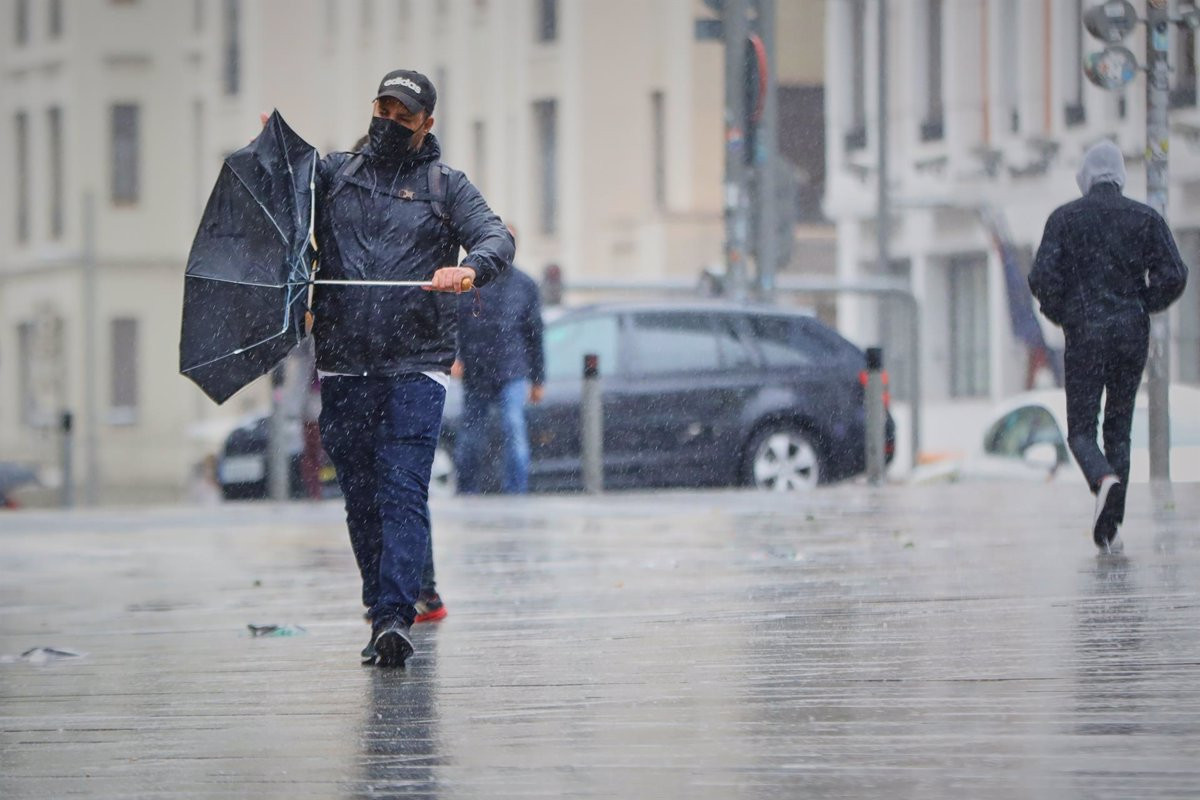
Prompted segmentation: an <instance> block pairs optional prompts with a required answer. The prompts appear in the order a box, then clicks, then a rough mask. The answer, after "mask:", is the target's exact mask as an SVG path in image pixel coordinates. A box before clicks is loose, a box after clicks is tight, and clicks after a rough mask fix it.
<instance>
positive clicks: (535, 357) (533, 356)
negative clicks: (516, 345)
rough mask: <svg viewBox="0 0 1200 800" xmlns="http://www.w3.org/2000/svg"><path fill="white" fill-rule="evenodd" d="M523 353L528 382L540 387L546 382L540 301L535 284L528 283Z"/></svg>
mask: <svg viewBox="0 0 1200 800" xmlns="http://www.w3.org/2000/svg"><path fill="white" fill-rule="evenodd" d="M523 327H524V334H525V343H524V344H525V348H526V349H525V352H526V353H528V354H529V382H530V383H532V384H533V385H535V386H540V385H542V384H543V383H545V382H546V353H545V348H544V346H543V344H542V340H543V333H544V331H543V326H542V299H541V297H540V295H539V292H538V287H537V284H536V283H534V282H533V281H532V280H531V281H530V282H529V303H528V304H527V307H526V310H525V325H524V326H523Z"/></svg>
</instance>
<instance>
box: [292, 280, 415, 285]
mask: <svg viewBox="0 0 1200 800" xmlns="http://www.w3.org/2000/svg"><path fill="white" fill-rule="evenodd" d="M312 283H313V284H314V285H316V286H433V281H335V280H328V281H312Z"/></svg>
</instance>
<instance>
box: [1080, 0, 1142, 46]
mask: <svg viewBox="0 0 1200 800" xmlns="http://www.w3.org/2000/svg"><path fill="white" fill-rule="evenodd" d="M1137 24H1138V16H1137V11H1136V10H1135V9H1134V7H1133V3H1131V2H1129V0H1108V2H1106V3H1104V4H1102V5H1098V6H1096V7H1095V8H1091V9H1089V10H1088V12H1087V13H1086V14H1084V15H1083V27H1085V28H1087V32H1088V33H1090V34H1091V35H1092V36H1095V37H1096V38H1097V39H1100V40H1101V41H1104V42H1107V43H1108V44H1117V43H1119V42H1121V41H1122V40H1123V39H1124V38H1125V37H1126V36H1128V35H1129V34H1130V33H1131V32H1132V31H1133V29H1134V28H1135V27H1137Z"/></svg>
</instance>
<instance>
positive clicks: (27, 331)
mask: <svg viewBox="0 0 1200 800" xmlns="http://www.w3.org/2000/svg"><path fill="white" fill-rule="evenodd" d="M33 339H34V336H33V323H32V322H22V323H19V324H18V325H17V408H18V409H19V410H20V414H21V424H22V425H25V426H27V427H33V426H34V425H35V424H36V421H37V395H36V393H35V392H34V388H33Z"/></svg>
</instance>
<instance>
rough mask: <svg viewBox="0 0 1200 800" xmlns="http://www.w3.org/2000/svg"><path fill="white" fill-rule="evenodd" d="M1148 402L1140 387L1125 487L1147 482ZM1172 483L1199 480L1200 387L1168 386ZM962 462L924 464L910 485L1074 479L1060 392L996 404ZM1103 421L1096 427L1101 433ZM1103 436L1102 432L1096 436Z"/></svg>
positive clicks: (1064, 404)
mask: <svg viewBox="0 0 1200 800" xmlns="http://www.w3.org/2000/svg"><path fill="white" fill-rule="evenodd" d="M1147 409H1148V400H1147V396H1146V391H1145V388H1143V389H1142V390H1141V391H1140V392H1139V393H1138V397H1137V402H1136V404H1135V406H1134V411H1133V435H1132V439H1131V451H1130V470H1129V481H1130V483H1147V482H1149V480H1150V452H1149V449H1148V442H1149V436H1150V433H1149V431H1150V427H1149V422H1148V416H1149V415H1148V410H1147ZM1170 409H1171V480H1172V481H1174V482H1179V483H1188V482H1196V481H1200V389H1194V388H1191V387H1187V386H1172V387H1171V390H1170ZM991 420H992V422H991V423H990V424H989V425H987V426H986V428H985V430H984V432H983V434H982V435H981V436H980V438H979V440H978V444H977V445H976V448H977V449H976V450H974V451H973V452H972V453H971V454H970V455H968V456H965V457H962V458H954V459H948V460H945V461H940V462H937V463H933V464H928V465H924V466H922V467H919V468H918V469H917V470H915V471H914V473H913V476H912V479H911V480H912V482H913V483H927V482H933V481H939V480H941V481H960V480H966V481H970V480H1035V481H1049V480H1054V481H1059V480H1069V481H1079V480H1081V479H1082V473H1080V471H1079V466H1078V465H1077V464H1076V463H1075V459H1074V457H1073V456H1072V455H1071V451H1070V449H1069V448H1068V447H1067V436H1066V431H1067V398H1066V394H1065V393H1064V392H1063V390H1062V389H1047V390H1039V391H1033V392H1025V393H1024V394H1019V395H1017V396H1015V397H1012V398H1010V399H1009V400H1007V401H1005V402H1004V403H1003V404H1002V405H1000V406H999V407H998V408H997V410H996V412H995V413H994V414H993V416H992V417H991ZM1102 425H1103V422H1102V421H1101V423H1100V425H1099V426H1098V427H1097V432H1098V433H1100V432H1101V431H1102ZM1101 435H1102V434H1101Z"/></svg>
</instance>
